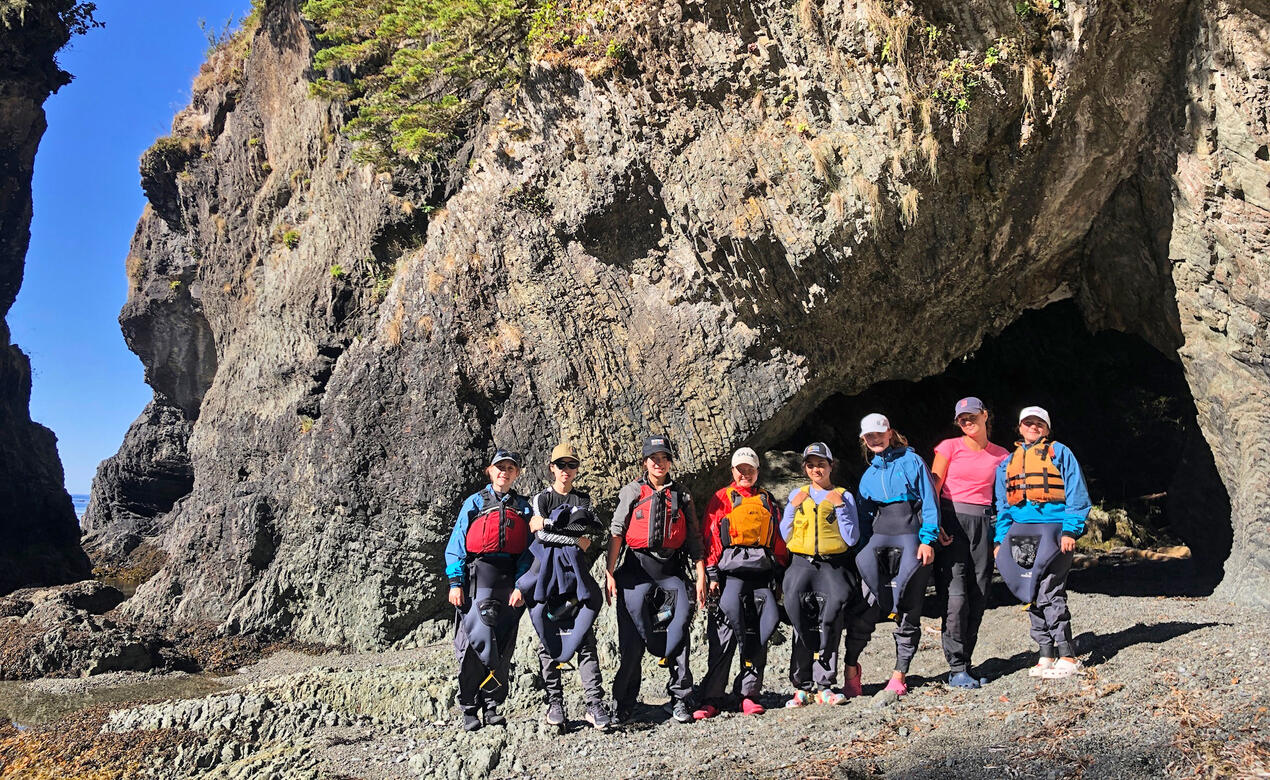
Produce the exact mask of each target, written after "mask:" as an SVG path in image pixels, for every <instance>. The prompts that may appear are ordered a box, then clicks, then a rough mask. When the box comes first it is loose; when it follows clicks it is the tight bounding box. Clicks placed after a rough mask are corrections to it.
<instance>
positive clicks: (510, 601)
mask: <svg viewBox="0 0 1270 780" xmlns="http://www.w3.org/2000/svg"><path fill="white" fill-rule="evenodd" d="M485 473H486V474H487V475H488V476H489V480H490V481H489V484H488V485H486V486H485V487H484V488H482V489H481V490H480V491H479V492H477V493H474V494H472V495H470V496H468V497H467V500H466V501H464V502H463V507H462V508H461V509H460V510H459V516H458V519H457V520H456V521H455V523H454V530H453V531H452V532H451V533H450V541H449V543H448V544H447V545H446V547H445V574H446V577H447V579H449V581H450V595H449V601H450V603H451V604H453V605H454V608H455V609H457V610H459V611H460V612H462V613H463V616H462V619H461V620H459V622H458V624H457V626H456V628H455V635H454V650H455V653H457V655H458V660H459V693H458V704H459V709H460V710H461V711H462V713H463V721H462V726H463V730H464V731H475V730H476V729H479V728H480V727H481V725H482V721H481V712H482V710H484V715H485V718H484V725H487V726H505V725H507V719H506V718H504V717H503V715H502V713H501V712H499V707H500V706H502V704H503V702H504V701H505V700H506V698H507V687H508V683H509V682H510V680H508V677H507V672H508V667H509V664H510V662H511V655H512V648H514V647H515V646H516V629H517V627H518V625H519V624H520V613H521V610H520V608H519V607H520V599H519V598H514V597H513V591H514V590H515V587H516V578H517V577H519V576H520V575H522V574H524V573H525V571H526V570H527V569H528V568H529V564H530V556H529V555H528V553H527V550H528V549H529V517H530V515H531V514H532V512H531V509H530V507H529V501H528V499H526V498H525V497H524V496H522V495H520V494H519V493H516V492H515V491H513V490H512V483H514V482H515V481H516V478H517V477H519V476H520V455H518V454H516V453H514V452H508V451H507V450H502V449H500V450H495V452H494V457H493V458H492V459H491V460H490V465H489V467H488V468H486V469H485ZM516 596H517V597H518V596H519V594H516Z"/></svg>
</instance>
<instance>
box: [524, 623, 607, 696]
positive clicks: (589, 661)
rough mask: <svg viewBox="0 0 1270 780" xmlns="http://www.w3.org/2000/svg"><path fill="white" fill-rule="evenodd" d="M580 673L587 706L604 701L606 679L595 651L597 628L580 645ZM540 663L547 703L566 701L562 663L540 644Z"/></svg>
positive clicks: (590, 630) (590, 631) (578, 661)
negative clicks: (561, 670) (601, 672)
mask: <svg viewBox="0 0 1270 780" xmlns="http://www.w3.org/2000/svg"><path fill="white" fill-rule="evenodd" d="M576 658H577V665H578V674H579V675H581V677H582V695H583V697H584V698H585V700H586V703H587V706H590V705H592V704H600V703H601V702H603V701H604V679H603V677H601V675H600V659H599V656H598V655H597V654H596V651H595V629H593V628H592V629H589V630H588V631H587V632H586V637H584V638H583V640H582V644H581V645H579V646H578V654H577V656H576ZM538 663H539V664H540V665H541V666H542V684H543V685H544V686H545V687H546V689H547V703H551V702H553V701H558V702H563V701H564V684H563V683H562V682H561V680H560V665H559V664H557V663H556V659H554V658H552V657H551V653H549V652H547V648H545V647H543V646H542V645H539V646H538Z"/></svg>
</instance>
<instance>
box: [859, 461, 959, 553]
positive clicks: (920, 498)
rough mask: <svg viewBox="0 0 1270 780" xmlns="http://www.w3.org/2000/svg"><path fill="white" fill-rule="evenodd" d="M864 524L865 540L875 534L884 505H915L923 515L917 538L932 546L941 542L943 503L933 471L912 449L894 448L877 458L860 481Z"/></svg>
mask: <svg viewBox="0 0 1270 780" xmlns="http://www.w3.org/2000/svg"><path fill="white" fill-rule="evenodd" d="M856 492H857V493H858V494H859V496H860V501H859V507H860V521H861V525H862V526H863V527H864V528H865V529H867V533H866V534H865V538H868V536H871V535H872V534H873V518H874V517H875V516H876V515H877V513H878V507H879V506H881V505H882V504H894V503H895V502H897V501H912V502H915V503H916V504H917V505H918V509H919V511H920V512H921V514H922V525H921V528H919V529H918V531H917V538H918V539H919V540H920V541H921V542H922V544H932V543H934V541H935V540H936V539H938V538H939V499H937V498H936V497H935V483H934V482H932V481H931V478H930V469H928V468H926V462H925V461H923V460H922V459H921V456H919V455H918V454H917V453H916V452H914V451H913V448H912V447H903V448H901V447H892V448H890V449H888V450H886V451H884V452H881V453H879V454H877V455H874V456H873V460H872V461H871V462H870V463H869V468H868V469H866V470H865V472H864V474H863V475H862V476H861V477H860V488H859V490H857V491H856Z"/></svg>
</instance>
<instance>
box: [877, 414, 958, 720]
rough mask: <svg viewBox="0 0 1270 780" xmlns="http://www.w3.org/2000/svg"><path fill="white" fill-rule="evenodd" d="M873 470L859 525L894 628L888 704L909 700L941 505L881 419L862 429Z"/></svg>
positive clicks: (920, 467)
mask: <svg viewBox="0 0 1270 780" xmlns="http://www.w3.org/2000/svg"><path fill="white" fill-rule="evenodd" d="M860 438H861V440H862V441H861V450H862V452H863V453H864V456H865V458H866V459H868V460H869V468H868V469H867V470H866V471H865V472H864V475H863V476H861V477H860V489H859V493H860V501H859V508H860V521H861V526H862V527H863V528H864V529H865V530H866V532H867V534H868V540H867V542H866V543H865V546H864V549H862V550H860V552H859V554H858V555H857V556H856V564H857V566H858V568H859V569H860V577H861V579H862V580H864V582H865V584H866V585H867V586H868V587H869V590H870V591H871V592H872V594H873V597H874V599H875V600H876V603H877V606H878V608H879V611H880V612H881V614H882V615H885V616H887V617H889V618H891V619H893V620H895V622H896V624H897V625H896V628H895V671H894V672H892V673H891V679H890V681H889V682H888V683H887V684H886V688H885V689H884V691H883V695H884V701H887V702H888V703H889V702H890V701H895V700H897V699H898V698H899V697H900V696H903V695H905V694H907V693H908V685H907V684H906V683H905V678H906V676H907V675H908V667H909V663H910V662H911V661H912V660H913V655H914V654H915V653H916V652H917V645H918V642H919V641H920V640H921V638H922V627H921V622H920V621H921V616H922V602H923V600H924V599H925V596H926V583H927V582H928V581H929V580H930V573H931V564H932V563H933V562H934V560H935V551H934V549H933V548H932V547H931V544H932V543H933V542H934V541H935V540H936V539H937V538H938V537H939V501H938V500H937V499H936V498H935V487H934V484H933V483H932V482H931V477H930V471H929V470H928V469H927V468H926V463H925V462H924V461H923V460H922V459H921V457H919V456H918V455H917V453H916V452H914V451H913V450H912V448H911V447H909V446H908V441H907V440H906V439H905V438H904V437H903V436H902V435H900V433H899V432H898V431H896V430H894V429H892V428H891V423H890V421H889V420H887V418H886V417H885V416H883V415H881V414H870V415H868V416H866V417H865V418H864V419H863V420H861V421H860Z"/></svg>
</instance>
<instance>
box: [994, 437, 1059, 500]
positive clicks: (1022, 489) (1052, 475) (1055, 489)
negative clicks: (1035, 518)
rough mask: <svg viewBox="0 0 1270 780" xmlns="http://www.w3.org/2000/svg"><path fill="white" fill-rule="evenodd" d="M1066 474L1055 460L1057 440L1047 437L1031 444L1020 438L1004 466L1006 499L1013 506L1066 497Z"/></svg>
mask: <svg viewBox="0 0 1270 780" xmlns="http://www.w3.org/2000/svg"><path fill="white" fill-rule="evenodd" d="M1066 496H1067V494H1066V491H1065V490H1064V485H1063V474H1062V472H1061V471H1059V469H1058V464H1057V463H1055V462H1054V444H1053V442H1048V441H1046V440H1044V439H1041V440H1040V441H1038V442H1036V443H1035V444H1033V445H1032V446H1030V447H1024V446H1023V442H1018V443H1017V444H1016V445H1015V448H1014V454H1013V455H1011V456H1010V462H1009V464H1008V465H1007V466H1006V467H1005V500H1006V503H1008V504H1009V505H1010V506H1019V505H1021V504H1023V503H1025V502H1028V501H1032V502H1034V503H1037V504H1050V503H1058V502H1062V501H1065V500H1066Z"/></svg>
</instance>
